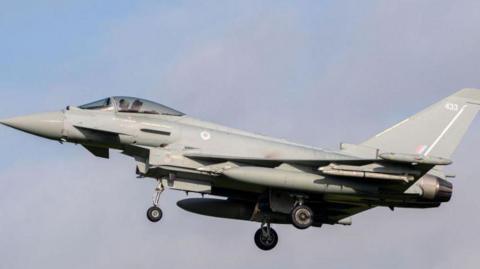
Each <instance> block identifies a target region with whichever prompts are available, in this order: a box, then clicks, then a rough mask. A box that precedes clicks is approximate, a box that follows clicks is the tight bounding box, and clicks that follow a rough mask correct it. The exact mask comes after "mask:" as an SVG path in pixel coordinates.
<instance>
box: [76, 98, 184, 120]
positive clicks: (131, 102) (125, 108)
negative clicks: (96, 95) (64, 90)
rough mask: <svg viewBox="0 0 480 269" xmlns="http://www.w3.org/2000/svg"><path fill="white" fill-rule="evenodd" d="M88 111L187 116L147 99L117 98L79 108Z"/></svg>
mask: <svg viewBox="0 0 480 269" xmlns="http://www.w3.org/2000/svg"><path fill="white" fill-rule="evenodd" d="M79 108H80V109H86V110H103V111H116V112H119V113H141V114H156V115H169V116H184V115H185V114H184V113H182V112H179V111H177V110H175V109H172V108H169V107H167V106H164V105H161V104H158V103H155V102H152V101H148V100H145V99H140V98H135V97H126V96H115V97H109V98H105V99H102V100H99V101H95V102H92V103H88V104H86V105H82V106H80V107H79Z"/></svg>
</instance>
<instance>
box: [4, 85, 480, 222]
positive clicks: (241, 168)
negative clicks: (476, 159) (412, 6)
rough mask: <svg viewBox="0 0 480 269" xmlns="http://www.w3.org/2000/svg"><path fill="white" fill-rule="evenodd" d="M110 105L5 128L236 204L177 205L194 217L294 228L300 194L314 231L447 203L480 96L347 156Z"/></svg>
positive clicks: (413, 121) (17, 121) (440, 108)
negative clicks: (113, 157) (449, 170)
mask: <svg viewBox="0 0 480 269" xmlns="http://www.w3.org/2000/svg"><path fill="white" fill-rule="evenodd" d="M117 99H118V98H117ZM110 102H111V103H112V106H111V107H108V108H105V109H98V110H96V109H81V108H78V107H68V108H67V109H66V110H64V111H63V112H61V113H60V112H55V113H47V114H36V115H31V116H24V117H17V118H12V119H7V120H3V121H1V123H3V124H5V125H7V126H10V127H13V128H16V129H19V130H22V131H25V132H28V133H31V134H35V135H39V136H42V137H46V138H49V139H54V140H59V141H61V142H72V143H78V144H82V145H83V146H84V147H85V148H86V149H87V150H88V151H90V152H91V153H92V154H94V155H95V156H97V157H102V158H108V157H109V150H110V149H116V150H120V151H122V153H124V154H126V155H128V156H131V157H133V158H134V159H135V161H136V164H137V174H139V175H140V176H144V177H152V178H155V179H158V180H159V181H160V182H161V183H163V184H164V185H165V186H167V187H170V188H172V189H176V190H182V191H188V192H199V193H204V194H213V195H217V196H223V197H226V198H228V199H229V201H230V202H228V203H223V202H218V203H216V202H215V201H211V200H206V201H205V202H204V203H201V204H202V205H205V206H207V205H208V206H211V207H214V208H211V209H208V210H207V209H205V208H203V209H202V206H199V205H200V204H199V205H194V204H195V202H199V201H197V200H195V201H193V200H191V201H188V202H187V201H185V202H181V203H179V206H181V207H182V208H185V209H187V210H189V211H192V212H196V213H200V214H206V215H210V216H212V215H213V216H217V217H225V218H238V219H248V220H253V221H262V219H263V218H264V216H265V215H269V216H270V219H271V220H272V222H278V223H288V222H289V220H288V218H287V215H288V213H289V211H290V210H291V209H292V208H293V207H294V205H295V204H296V203H297V202H298V201H297V198H298V197H301V199H302V201H304V202H305V203H306V204H309V205H310V206H311V207H312V209H313V210H314V211H315V212H317V213H318V214H316V219H315V225H316V226H320V225H321V224H325V223H326V224H336V223H341V224H345V223H349V221H347V220H345V218H347V217H349V216H351V215H354V214H356V213H359V212H362V211H364V210H367V209H369V208H372V207H375V206H388V207H392V208H393V207H417V208H427V207H437V206H439V205H440V204H441V203H442V202H447V201H448V200H449V199H450V197H451V193H452V186H451V184H450V183H449V182H448V181H446V178H445V176H444V175H443V174H442V172H441V170H439V169H436V168H437V167H438V166H439V165H447V164H449V163H450V160H449V158H450V157H451V155H452V153H453V151H454V150H455V148H456V147H457V146H458V144H459V143H460V140H461V138H462V137H463V135H464V134H465V132H466V131H467V129H468V126H469V125H470V124H471V122H472V120H473V119H474V117H475V115H476V114H477V112H478V109H479V107H480V106H479V105H480V91H479V90H474V89H465V90H462V91H459V92H457V93H456V94H454V95H452V96H450V97H448V98H446V99H444V100H442V101H441V102H439V103H437V104H435V105H433V106H431V107H429V108H427V109H426V110H424V111H422V112H420V113H419V114H417V115H414V116H413V117H411V118H409V119H407V120H405V121H403V122H401V123H399V124H397V125H395V126H393V127H392V128H389V129H387V130H385V131H384V132H382V133H380V134H378V135H376V136H375V137H373V138H371V139H369V140H368V141H366V142H365V143H362V144H360V145H348V144H344V145H342V148H341V150H339V151H327V150H323V149H318V148H313V147H308V146H304V145H299V144H295V143H291V142H287V141H284V140H279V139H274V138H270V137H266V136H261V135H257V134H252V133H249V132H245V131H241V130H237V129H232V128H228V127H224V126H221V125H217V124H213V123H209V122H204V121H200V120H197V119H194V118H191V117H189V116H185V115H183V114H181V115H171V114H149V113H146V114H142V113H130V112H120V111H119V104H118V103H117V101H116V99H115V98H111V99H109V103H110ZM429 173H430V174H429ZM216 205H218V207H216ZM230 205H231V206H230ZM230 210H240V211H241V212H242V213H241V214H233V213H232V212H231V211H230ZM245 211H248V212H249V213H245ZM250 211H251V212H250Z"/></svg>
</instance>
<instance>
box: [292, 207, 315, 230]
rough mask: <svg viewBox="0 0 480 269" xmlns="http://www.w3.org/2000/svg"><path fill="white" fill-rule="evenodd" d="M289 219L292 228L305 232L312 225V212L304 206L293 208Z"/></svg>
mask: <svg viewBox="0 0 480 269" xmlns="http://www.w3.org/2000/svg"><path fill="white" fill-rule="evenodd" d="M290 217H291V220H292V224H293V226H295V227H296V228H297V229H300V230H305V229H307V228H309V227H310V226H312V224H313V211H312V209H311V208H310V207H308V206H306V205H300V206H297V207H295V208H294V209H293V210H292V213H291V216H290Z"/></svg>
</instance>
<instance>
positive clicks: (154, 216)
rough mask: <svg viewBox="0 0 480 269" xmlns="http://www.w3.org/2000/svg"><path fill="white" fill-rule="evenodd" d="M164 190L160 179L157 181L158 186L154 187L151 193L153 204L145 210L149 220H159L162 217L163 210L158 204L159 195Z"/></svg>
mask: <svg viewBox="0 0 480 269" xmlns="http://www.w3.org/2000/svg"><path fill="white" fill-rule="evenodd" d="M164 190H165V187H163V184H162V183H161V181H159V183H158V186H157V187H156V188H155V192H154V194H153V206H152V207H150V208H149V209H148V210H147V218H148V220H149V221H151V222H159V221H160V220H161V219H162V217H163V212H162V210H161V209H160V207H158V204H159V201H160V196H161V195H162V193H163V191H164Z"/></svg>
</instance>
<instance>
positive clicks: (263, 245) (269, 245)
mask: <svg viewBox="0 0 480 269" xmlns="http://www.w3.org/2000/svg"><path fill="white" fill-rule="evenodd" d="M277 243H278V234H277V232H275V230H274V229H272V228H270V234H269V235H266V234H265V233H264V229H262V228H260V229H258V231H257V232H256V233H255V244H256V245H257V247H258V248H259V249H261V250H264V251H269V250H272V249H274V248H275V247H276V246H277Z"/></svg>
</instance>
